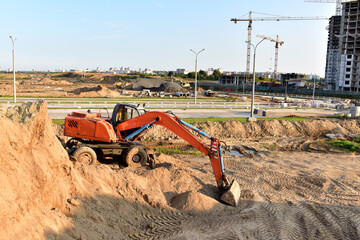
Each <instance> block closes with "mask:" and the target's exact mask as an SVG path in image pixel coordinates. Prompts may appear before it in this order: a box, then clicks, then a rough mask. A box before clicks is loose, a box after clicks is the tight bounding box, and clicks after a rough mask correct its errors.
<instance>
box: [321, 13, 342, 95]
mask: <svg viewBox="0 0 360 240" xmlns="http://www.w3.org/2000/svg"><path fill="white" fill-rule="evenodd" d="M340 27H341V16H332V17H331V18H330V20H329V29H328V30H329V35H328V44H327V54H326V68H325V79H324V81H325V83H326V84H327V89H328V90H336V88H337V87H336V86H337V79H338V71H337V69H338V67H337V66H338V63H339V35H340Z"/></svg>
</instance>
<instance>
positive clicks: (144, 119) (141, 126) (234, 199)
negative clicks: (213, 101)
mask: <svg viewBox="0 0 360 240" xmlns="http://www.w3.org/2000/svg"><path fill="white" fill-rule="evenodd" d="M153 124H156V125H161V126H163V127H165V128H167V129H169V130H170V131H171V132H173V133H174V134H176V135H177V136H179V137H180V138H182V139H184V140H185V141H187V142H188V143H189V144H191V145H192V146H193V147H195V148H196V149H198V150H199V151H200V152H202V153H203V154H205V155H207V156H209V158H210V162H211V166H212V169H213V172H214V175H215V179H216V182H217V186H218V188H219V190H220V192H221V193H222V196H221V200H222V201H224V202H226V203H228V204H230V205H233V206H236V205H237V203H238V200H239V198H240V187H239V184H238V183H237V182H236V181H233V182H232V183H229V182H228V180H227V178H226V176H225V173H224V163H223V158H222V147H221V144H220V141H219V140H218V139H216V138H213V137H210V136H209V135H207V134H206V133H205V132H203V131H200V130H199V129H197V128H195V127H193V126H191V125H190V124H187V123H186V122H184V121H183V120H181V119H180V118H178V117H177V116H175V115H174V116H171V115H170V114H168V113H165V112H160V111H151V112H147V113H144V114H142V115H140V116H138V117H136V118H132V119H129V120H127V121H124V122H122V123H119V124H118V125H117V126H116V127H115V130H116V132H117V133H120V132H124V131H128V130H130V129H138V130H137V131H135V132H134V133H133V134H132V135H130V136H127V140H130V139H132V138H135V137H136V136H137V135H138V134H140V133H141V132H142V131H143V130H146V129H148V128H149V127H151V125H153ZM187 128H190V129H191V130H193V131H195V132H197V133H199V134H201V135H203V136H205V137H207V138H209V139H210V141H211V143H210V146H208V145H207V144H206V143H204V142H203V141H202V140H200V139H199V138H198V137H197V136H195V135H194V134H193V133H192V132H190V131H189V130H188V129H187Z"/></svg>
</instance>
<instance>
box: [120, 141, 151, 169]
mask: <svg viewBox="0 0 360 240" xmlns="http://www.w3.org/2000/svg"><path fill="white" fill-rule="evenodd" d="M123 160H124V162H125V165H126V166H128V167H141V166H145V165H146V163H147V161H148V156H147V154H146V151H145V149H144V148H142V147H139V146H131V147H129V148H128V149H127V150H126V152H125V153H124V156H123Z"/></svg>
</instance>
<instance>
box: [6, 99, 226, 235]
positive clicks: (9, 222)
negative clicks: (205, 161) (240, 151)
mask: <svg viewBox="0 0 360 240" xmlns="http://www.w3.org/2000/svg"><path fill="white" fill-rule="evenodd" d="M2 112H3V114H2V115H1V116H0V127H1V128H2V129H3V130H2V131H1V133H0V146H1V149H2V151H3V152H2V155H3V156H4V157H3V158H2V162H1V167H0V188H1V191H0V206H1V208H0V209H1V210H0V228H1V231H0V239H44V238H46V239H55V238H57V237H59V236H61V238H62V239H100V238H102V237H105V238H106V239H111V238H113V239H128V238H129V236H130V235H131V234H132V233H135V232H138V231H139V229H143V228H144V225H143V223H142V221H140V220H139V219H141V218H142V217H143V216H144V214H155V215H159V214H161V211H165V210H166V211H173V210H175V209H176V208H179V209H185V210H191V211H205V210H209V211H210V210H212V209H213V208H214V210H217V208H218V205H216V204H215V205H216V206H217V208H215V207H213V206H215V205H214V204H207V203H206V201H205V200H203V199H204V196H203V195H199V194H190V196H191V197H190V198H189V196H188V195H185V196H182V195H179V194H182V193H185V192H198V191H201V192H202V193H204V194H207V195H208V196H215V198H216V197H217V195H218V193H217V188H216V187H215V181H214V179H213V177H212V178H210V179H207V178H206V177H205V178H204V176H206V175H207V174H206V172H205V173H197V172H194V171H191V170H190V167H189V166H190V165H189V164H188V163H185V162H183V161H179V160H175V159H173V158H171V157H168V156H166V155H160V156H159V161H158V165H157V167H156V168H155V169H149V168H139V169H133V168H122V167H121V168H119V166H118V165H117V164H115V165H105V164H96V165H91V166H88V165H83V164H81V163H74V162H71V161H70V160H69V158H68V155H67V152H66V151H65V150H64V148H63V147H62V145H61V144H60V142H59V141H58V139H57V137H56V135H55V133H54V129H53V126H52V123H51V119H50V118H49V117H48V115H47V104H46V102H42V101H39V102H35V103H28V104H23V105H22V106H16V107H15V108H9V109H7V110H3V111H2ZM199 179H202V180H201V181H199ZM174 197H175V200H172V199H173V198H174ZM207 198H209V197H207ZM196 199H199V201H195V203H191V207H186V206H190V204H189V203H188V201H190V200H191V201H194V200H196ZM213 201H215V202H217V201H216V200H214V199H213ZM171 202H175V203H176V204H174V206H172V205H171ZM197 202H199V204H197ZM220 205H221V204H220ZM94 226H96V227H94Z"/></svg>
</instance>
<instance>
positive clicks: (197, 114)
mask: <svg viewBox="0 0 360 240" xmlns="http://www.w3.org/2000/svg"><path fill="white" fill-rule="evenodd" d="M91 110H92V111H93V112H97V111H98V109H91ZM86 111H87V110H86V109H49V110H48V112H49V116H50V117H51V118H52V119H63V118H65V116H66V115H67V114H69V113H71V112H86ZM151 111H166V110H165V109H152V110H151ZM171 111H172V112H173V113H174V114H175V115H177V116H179V117H181V118H210V117H216V118H219V117H224V118H225V117H249V116H250V110H248V109H236V110H235V109H186V110H184V109H171ZM101 113H102V114H103V115H104V116H107V113H106V111H105V110H101ZM268 113H269V114H268V116H270V117H282V116H288V115H297V116H304V117H306V116H326V115H334V113H335V111H333V110H323V109H299V110H295V109H274V110H270V111H268ZM109 114H110V116H111V114H112V111H109ZM255 117H258V118H259V117H262V116H260V115H255Z"/></svg>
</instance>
